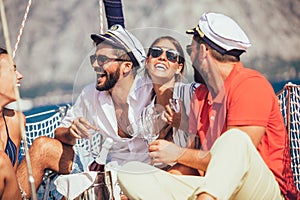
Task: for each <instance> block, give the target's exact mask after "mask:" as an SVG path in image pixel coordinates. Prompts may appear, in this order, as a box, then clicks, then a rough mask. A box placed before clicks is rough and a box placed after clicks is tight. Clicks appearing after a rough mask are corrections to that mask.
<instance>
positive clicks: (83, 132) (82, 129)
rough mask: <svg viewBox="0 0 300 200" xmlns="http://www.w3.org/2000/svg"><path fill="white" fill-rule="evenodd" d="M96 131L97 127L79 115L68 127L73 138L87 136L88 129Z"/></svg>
mask: <svg viewBox="0 0 300 200" xmlns="http://www.w3.org/2000/svg"><path fill="white" fill-rule="evenodd" d="M91 129H92V130H95V131H98V130H99V128H97V127H96V126H94V125H92V124H91V123H89V122H88V121H87V120H86V119H85V118H83V117H79V118H77V119H75V120H74V121H73V122H72V125H71V126H70V127H69V132H70V135H72V136H73V137H75V138H78V139H80V138H89V137H90V133H89V131H90V130H91Z"/></svg>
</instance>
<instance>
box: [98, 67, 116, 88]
mask: <svg viewBox="0 0 300 200" xmlns="http://www.w3.org/2000/svg"><path fill="white" fill-rule="evenodd" d="M119 78H120V68H118V69H117V71H116V72H115V73H112V74H108V75H107V74H106V81H105V82H104V84H103V85H98V84H97V85H96V89H97V90H99V91H107V90H110V89H112V88H113V87H114V86H115V85H116V83H117V82H118V80H119Z"/></svg>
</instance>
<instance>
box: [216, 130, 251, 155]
mask: <svg viewBox="0 0 300 200" xmlns="http://www.w3.org/2000/svg"><path fill="white" fill-rule="evenodd" d="M250 146H253V147H254V145H253V143H252V141H251V139H250V137H249V136H248V135H247V133H245V132H243V131H241V130H239V129H230V130H228V131H226V132H225V133H223V134H222V135H221V137H220V138H219V139H218V140H216V142H215V144H214V145H213V147H212V152H214V151H216V150H217V149H220V150H222V149H223V150H224V149H232V150H233V151H243V150H245V151H247V149H248V148H249V147H250Z"/></svg>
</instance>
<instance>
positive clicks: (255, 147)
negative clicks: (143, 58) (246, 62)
mask: <svg viewBox="0 0 300 200" xmlns="http://www.w3.org/2000/svg"><path fill="white" fill-rule="evenodd" d="M187 33H188V34H193V41H192V44H191V45H188V47H187V51H188V53H189V54H190V57H191V60H192V63H193V67H194V70H195V71H196V73H195V74H196V75H197V76H195V78H197V79H198V80H201V81H202V83H204V84H203V85H201V86H200V87H198V89H197V90H196V91H195V95H194V98H193V100H192V104H191V114H190V132H191V133H194V134H197V135H199V137H200V140H201V144H202V148H201V150H196V149H184V148H181V147H178V146H176V145H175V144H171V143H169V142H167V141H164V140H156V141H154V142H153V143H151V144H150V146H149V151H150V157H151V158H152V159H153V160H154V162H165V163H172V162H177V164H176V165H175V166H174V167H173V169H171V170H170V171H169V172H170V173H173V174H186V172H187V171H190V170H191V169H196V170H198V171H199V172H200V174H204V176H203V177H200V176H186V175H184V176H178V175H173V174H168V173H166V172H162V171H160V170H156V169H154V168H151V167H149V166H145V164H141V163H136V162H135V163H128V164H127V165H125V166H124V167H123V168H122V169H121V171H120V172H119V175H118V177H119V183H120V185H121V188H123V190H124V191H125V193H126V194H127V195H128V196H129V197H131V198H133V199H151V198H153V197H154V194H153V193H154V192H153V191H155V193H157V194H158V196H160V197H161V199H171V198H172V199H187V198H189V199H197V200H202V199H284V198H286V199H296V198H297V190H296V188H295V185H294V182H293V176H292V171H291V168H290V155H289V145H288V137H287V133H286V130H285V126H284V123H283V118H282V116H281V112H280V109H279V105H278V100H277V97H276V95H275V94H274V91H273V88H272V86H271V85H270V84H269V82H268V81H267V80H266V79H265V78H264V77H263V76H262V75H261V74H260V73H258V72H256V71H254V70H251V69H246V68H244V67H243V65H242V63H241V62H240V55H241V54H242V53H244V52H245V51H246V50H247V49H248V48H249V47H250V46H251V44H250V42H249V40H248V37H247V36H246V34H245V33H244V31H243V30H242V29H241V28H240V27H239V25H238V24H237V23H236V22H235V21H233V20H232V19H231V18H229V17H227V16H225V15H223V14H218V13H204V14H203V15H202V16H201V18H200V20H199V24H198V25H197V27H196V28H194V29H192V30H188V31H187ZM196 81H197V80H196ZM133 170H136V171H138V172H135V173H132V172H133ZM143 180H144V182H143V184H139V181H141V182H142V181H143ZM145 180H147V181H145ZM133 183H134V186H138V188H135V189H133V188H132V186H133ZM151 183H152V184H151ZM168 185H170V186H169V187H168ZM158 196H157V197H158ZM155 197H156V196H155Z"/></svg>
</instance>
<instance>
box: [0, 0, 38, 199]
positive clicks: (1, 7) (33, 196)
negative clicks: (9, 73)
mask: <svg viewBox="0 0 300 200" xmlns="http://www.w3.org/2000/svg"><path fill="white" fill-rule="evenodd" d="M0 13H1V21H2V28H3V34H4V39H5V45H6V50H7V53H8V59H9V63H10V66H11V67H12V68H13V60H12V57H11V46H10V41H9V33H8V26H7V21H6V15H5V9H4V4H3V1H2V0H0ZM14 90H15V95H16V103H17V109H18V110H19V111H20V112H22V110H21V107H20V93H19V89H18V87H17V84H14ZM24 123H25V122H24V119H23V117H22V116H21V115H20V130H21V136H22V140H23V142H24V150H25V158H26V164H27V169H28V177H29V178H28V179H29V183H30V188H31V199H32V200H37V196H36V190H35V185H34V178H33V176H32V168H31V162H30V157H29V152H28V145H27V140H26V134H25V126H24Z"/></svg>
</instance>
